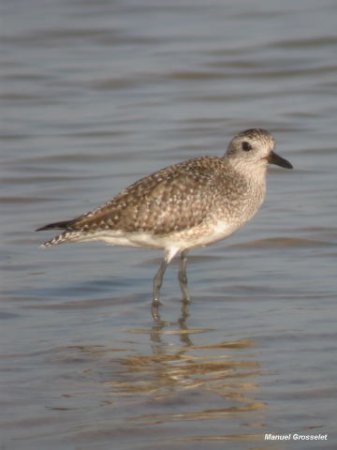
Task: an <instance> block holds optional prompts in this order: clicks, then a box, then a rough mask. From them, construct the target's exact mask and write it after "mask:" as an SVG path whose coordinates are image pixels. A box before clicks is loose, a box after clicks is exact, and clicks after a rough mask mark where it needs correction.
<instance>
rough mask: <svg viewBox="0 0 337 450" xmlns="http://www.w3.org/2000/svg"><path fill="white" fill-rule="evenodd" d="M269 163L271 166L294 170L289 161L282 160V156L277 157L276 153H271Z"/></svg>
mask: <svg viewBox="0 0 337 450" xmlns="http://www.w3.org/2000/svg"><path fill="white" fill-rule="evenodd" d="M268 162H269V164H276V166H281V167H285V168H286V169H292V168H293V166H292V165H291V164H290V162H289V161H287V160H286V159H284V158H281V156H279V155H277V154H276V153H274V152H270V154H269V156H268Z"/></svg>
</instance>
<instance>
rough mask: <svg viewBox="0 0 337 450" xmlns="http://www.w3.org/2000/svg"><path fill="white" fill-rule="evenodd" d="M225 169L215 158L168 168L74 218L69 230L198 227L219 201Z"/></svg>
mask: <svg viewBox="0 0 337 450" xmlns="http://www.w3.org/2000/svg"><path fill="white" fill-rule="evenodd" d="M224 168H226V167H224V161H223V160H222V159H220V158H216V157H203V158H196V159H193V160H189V161H186V162H183V163H180V164H176V165H174V166H170V167H167V168H165V169H162V170H160V171H158V172H156V173H154V174H152V175H149V176H147V177H145V178H142V179H141V180H139V181H137V182H136V183H134V184H132V185H131V186H129V187H128V188H127V189H125V190H124V191H122V192H121V193H120V194H118V195H117V196H116V197H114V198H113V199H112V200H111V201H110V202H108V203H106V204H104V205H103V206H101V207H99V208H97V209H96V210H94V211H91V212H89V213H87V214H85V215H83V216H80V217H78V218H77V219H74V220H73V221H71V226H70V227H69V228H68V229H71V230H84V231H90V229H95V230H97V229H98V230H116V231H123V232H127V233H128V232H129V233H133V232H148V231H151V232H152V233H154V234H157V235H161V234H167V233H170V232H174V231H181V230H183V229H185V228H190V227H194V226H197V225H199V224H200V223H202V222H203V221H204V220H205V218H206V217H207V215H208V213H209V211H210V210H211V209H212V205H213V204H214V202H215V201H218V200H219V198H218V197H219V195H217V182H218V178H217V176H218V175H219V176H220V175H221V171H223V170H224ZM223 175H224V174H223V173H222V176H223Z"/></svg>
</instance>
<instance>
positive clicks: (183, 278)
mask: <svg viewBox="0 0 337 450" xmlns="http://www.w3.org/2000/svg"><path fill="white" fill-rule="evenodd" d="M186 255H187V252H186V251H185V252H182V253H181V255H180V261H179V272H178V279H179V284H180V289H181V292H182V293H183V300H184V301H186V302H189V301H190V294H189V293H188V288H187V275H186V266H187V256H186Z"/></svg>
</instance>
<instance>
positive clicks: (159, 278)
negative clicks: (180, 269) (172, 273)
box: [151, 258, 168, 320]
mask: <svg viewBox="0 0 337 450" xmlns="http://www.w3.org/2000/svg"><path fill="white" fill-rule="evenodd" d="M167 266H168V262H167V261H166V258H163V259H162V261H161V263H160V266H159V269H158V272H157V273H156V275H155V277H154V279H153V299H152V308H151V310H152V317H153V318H154V319H155V320H160V315H159V311H158V307H159V305H160V302H159V297H160V288H161V285H162V283H163V276H164V273H165V270H166V268H167Z"/></svg>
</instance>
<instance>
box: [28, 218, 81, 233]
mask: <svg viewBox="0 0 337 450" xmlns="http://www.w3.org/2000/svg"><path fill="white" fill-rule="evenodd" d="M71 223H72V220H65V221H63V222H54V223H49V224H48V225H44V226H43V227H40V228H37V229H36V230H35V231H44V230H55V229H56V230H65V229H66V228H68V227H69V225H70V224H71Z"/></svg>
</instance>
